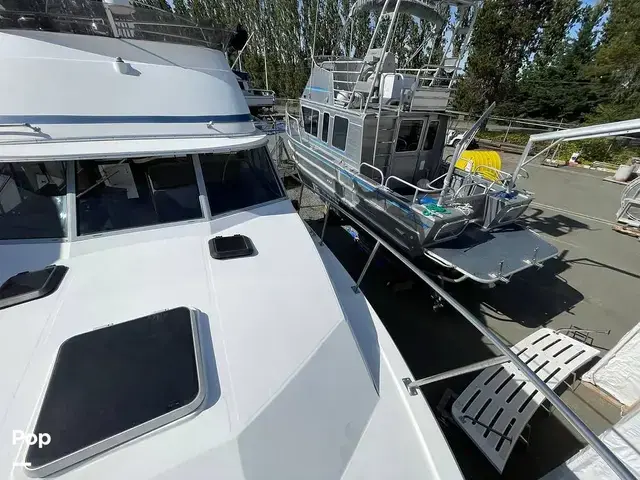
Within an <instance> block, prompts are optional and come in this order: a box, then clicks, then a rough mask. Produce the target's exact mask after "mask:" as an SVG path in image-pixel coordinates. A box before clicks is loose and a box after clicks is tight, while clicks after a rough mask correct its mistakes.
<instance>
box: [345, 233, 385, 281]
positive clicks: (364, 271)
mask: <svg viewBox="0 0 640 480" xmlns="http://www.w3.org/2000/svg"><path fill="white" fill-rule="evenodd" d="M379 246H380V240H378V241H377V242H376V244H375V246H374V247H373V250H371V254H370V255H369V258H367V263H365V264H364V268H363V269H362V272H361V273H360V276H359V277H358V281H357V282H356V284H355V285H354V286H353V287H351V289H352V290H353V291H354V292H355V293H358V292H359V288H360V283H361V282H362V279H363V278H364V274H365V273H367V270H368V269H369V265H371V262H372V261H373V256H374V255H375V254H376V252H377V251H378V247H379Z"/></svg>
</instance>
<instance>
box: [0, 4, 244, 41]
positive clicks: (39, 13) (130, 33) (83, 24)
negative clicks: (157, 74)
mask: <svg viewBox="0 0 640 480" xmlns="http://www.w3.org/2000/svg"><path fill="white" fill-rule="evenodd" d="M132 7H135V8H132V9H131V13H129V14H122V13H118V14H116V13H113V12H112V11H111V10H109V7H108V5H107V4H104V3H103V2H101V1H99V0H84V1H78V2H68V1H64V0H48V1H47V2H46V3H45V2H22V4H21V5H20V9H11V8H10V7H9V6H5V8H4V9H2V15H1V16H0V28H1V29H21V30H44V31H49V32H60V33H72V34H77V35H95V36H103V37H104V36H106V37H114V38H132V39H139V40H150V41H163V42H167V43H179V44H186V45H199V46H205V47H208V48H214V49H222V48H224V47H225V46H226V44H227V42H228V41H229V39H230V38H231V35H232V32H231V31H229V30H225V29H216V28H208V27H201V26H199V25H195V24H194V23H192V22H191V21H190V20H188V19H185V18H182V17H179V16H177V15H175V14H173V13H172V12H167V11H165V10H160V9H157V8H152V7H149V6H148V5H145V4H143V3H140V2H136V1H135V0H134V1H132Z"/></svg>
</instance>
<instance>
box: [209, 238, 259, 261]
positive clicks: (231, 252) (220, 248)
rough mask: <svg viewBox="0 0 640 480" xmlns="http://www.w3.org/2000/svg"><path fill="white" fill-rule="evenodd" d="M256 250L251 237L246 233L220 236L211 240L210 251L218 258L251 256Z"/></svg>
mask: <svg viewBox="0 0 640 480" xmlns="http://www.w3.org/2000/svg"><path fill="white" fill-rule="evenodd" d="M255 251H256V249H255V247H254V246H253V242H252V241H251V239H250V238H249V237H246V236H244V235H231V236H228V237H222V236H220V237H214V238H212V239H211V240H209V252H210V253H211V256H212V257H213V258H215V259H216V260H224V259H227V258H238V257H250V256H251V255H253V254H254V253H255Z"/></svg>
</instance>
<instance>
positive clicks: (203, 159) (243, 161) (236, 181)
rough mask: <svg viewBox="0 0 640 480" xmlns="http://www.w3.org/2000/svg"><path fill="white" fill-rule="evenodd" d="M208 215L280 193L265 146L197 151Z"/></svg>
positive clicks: (254, 203)
mask: <svg viewBox="0 0 640 480" xmlns="http://www.w3.org/2000/svg"><path fill="white" fill-rule="evenodd" d="M200 163H201V164H202V175H203V176H204V183H205V186H206V188H207V196H208V197H209V206H210V207H211V214H212V215H219V214H221V213H225V212H230V211H233V210H239V209H241V208H247V207H251V206H253V205H257V204H259V203H264V202H268V201H270V200H275V199H277V198H280V197H282V196H283V192H282V190H281V188H280V184H279V182H278V176H277V174H276V172H275V170H274V169H273V167H272V165H271V161H270V160H269V154H268V153H267V149H266V148H265V147H261V148H256V149H253V150H242V151H240V152H233V153H218V154H216V153H207V154H204V155H203V154H200Z"/></svg>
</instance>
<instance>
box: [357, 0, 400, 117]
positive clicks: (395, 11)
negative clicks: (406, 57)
mask: <svg viewBox="0 0 640 480" xmlns="http://www.w3.org/2000/svg"><path fill="white" fill-rule="evenodd" d="M401 3H402V2H401V1H398V2H396V8H394V9H393V16H392V17H391V23H390V24H389V30H388V31H387V36H386V37H385V39H384V44H383V45H382V53H381V54H380V60H379V61H378V63H377V64H376V70H375V72H374V74H373V80H372V81H371V87H369V94H368V95H367V99H366V100H365V103H364V112H365V113H366V111H367V106H368V105H369V100H370V99H371V95H372V94H373V87H375V85H376V80H377V79H378V75H379V74H380V69H381V68H382V62H383V61H384V54H385V53H386V52H387V48H388V47H389V42H390V41H391V37H392V36H393V31H394V30H395V26H396V19H397V18H398V9H399V8H400V4H401ZM385 5H386V2H385ZM380 17H382V14H380ZM363 66H364V65H363ZM381 86H382V85H379V86H378V88H380V87H381ZM378 97H379V98H378V101H379V102H382V97H380V95H379V94H378Z"/></svg>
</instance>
